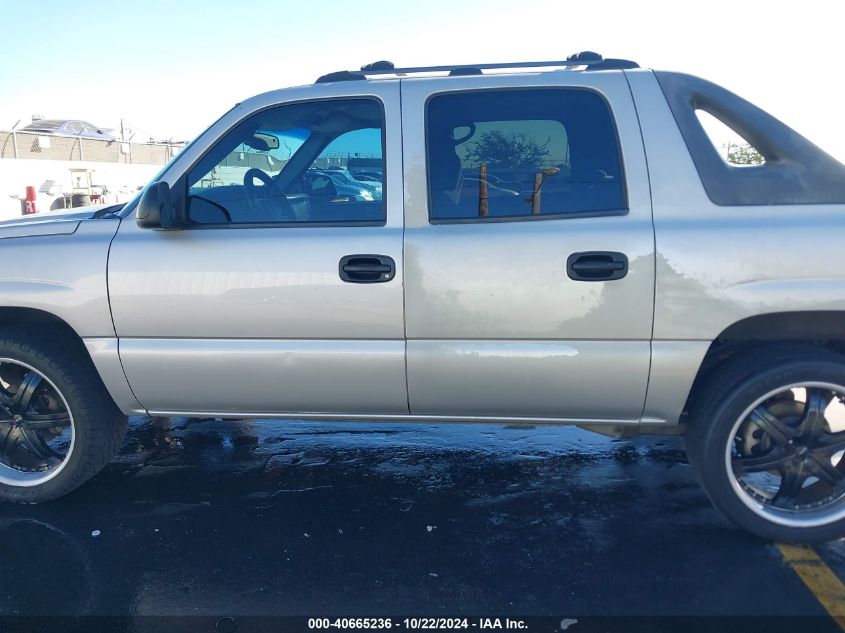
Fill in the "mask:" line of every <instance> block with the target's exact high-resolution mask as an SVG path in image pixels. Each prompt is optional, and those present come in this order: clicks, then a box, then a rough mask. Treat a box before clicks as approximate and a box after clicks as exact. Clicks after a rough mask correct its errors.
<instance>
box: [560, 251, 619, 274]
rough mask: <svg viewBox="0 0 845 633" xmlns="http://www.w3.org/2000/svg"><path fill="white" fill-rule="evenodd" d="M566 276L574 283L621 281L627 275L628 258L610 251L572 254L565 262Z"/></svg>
mask: <svg viewBox="0 0 845 633" xmlns="http://www.w3.org/2000/svg"><path fill="white" fill-rule="evenodd" d="M566 274H568V275H569V278H570V279H574V280H575V281H613V280H614V279H622V278H623V277H624V276H625V275H627V274H628V258H627V257H626V256H625V254H624V253H615V252H612V251H587V252H585V253H572V255H570V256H569V258H568V259H567V260H566Z"/></svg>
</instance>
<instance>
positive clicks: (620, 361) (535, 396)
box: [408, 340, 649, 420]
mask: <svg viewBox="0 0 845 633" xmlns="http://www.w3.org/2000/svg"><path fill="white" fill-rule="evenodd" d="M648 349H649V342H648V341H477V340H475V341H473V340H449V341H446V340H441V341H428V340H425V341H424V340H409V341H408V384H409V399H410V407H411V413H412V414H414V415H447V416H450V415H451V416H453V415H476V416H493V417H496V416H519V417H533V416H536V417H540V418H566V419H571V420H588V419H589V420H593V419H609V420H613V419H620V420H628V419H632V418H633V419H637V418H639V416H640V414H641V413H642V408H643V402H644V398H645V387H646V379H647V377H648V358H649V355H648Z"/></svg>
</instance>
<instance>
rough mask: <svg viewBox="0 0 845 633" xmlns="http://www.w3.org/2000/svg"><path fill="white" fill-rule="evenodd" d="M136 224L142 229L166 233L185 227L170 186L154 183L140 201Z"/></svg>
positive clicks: (164, 183)
mask: <svg viewBox="0 0 845 633" xmlns="http://www.w3.org/2000/svg"><path fill="white" fill-rule="evenodd" d="M135 222H136V223H137V224H138V226H139V227H141V228H142V229H162V230H165V231H172V230H175V229H181V228H182V227H183V226H184V225H185V222H184V220H183V218H181V217H179V214H178V212H177V210H176V206H175V205H174V204H173V199H172V197H171V195H170V185H168V184H167V183H166V182H154V183H152V184H151V185H150V186H148V187H147V189H146V190H145V191H144V193H143V194H141V200H140V201H138V209H137V210H136V211H135Z"/></svg>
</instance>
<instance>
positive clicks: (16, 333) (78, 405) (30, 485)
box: [0, 328, 127, 503]
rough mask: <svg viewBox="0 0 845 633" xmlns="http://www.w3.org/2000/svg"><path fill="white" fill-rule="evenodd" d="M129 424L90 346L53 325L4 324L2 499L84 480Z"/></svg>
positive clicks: (52, 492)
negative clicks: (51, 327) (80, 344)
mask: <svg viewBox="0 0 845 633" xmlns="http://www.w3.org/2000/svg"><path fill="white" fill-rule="evenodd" d="M126 426H127V419H126V417H125V416H124V415H123V414H122V413H121V412H120V411H119V410H118V408H117V406H116V405H115V404H114V401H113V400H112V399H111V397H110V396H109V394H108V392H107V391H106V388H105V386H104V385H103V383H102V381H101V380H100V377H99V375H98V374H97V371H96V369H95V368H94V365H93V363H92V362H91V361H90V359H89V358H88V357H87V356H86V355H85V352H84V349H82V348H79V347H77V346H74V345H73V344H72V343H70V342H69V341H68V340H67V339H66V338H64V337H62V336H60V335H58V334H57V333H54V332H50V331H43V330H36V329H30V328H9V329H4V330H2V331H0V500H4V501H11V502H14V503H40V502H42V501H49V500H52V499H56V498H57V497H61V496H62V495H65V494H67V493H68V492H70V491H71V490H74V489H75V488H77V487H79V486H81V485H82V484H83V483H85V482H86V481H88V480H89V479H90V478H91V477H93V476H94V475H95V474H96V473H98V472H99V471H100V470H101V469H102V468H103V467H104V466H105V465H106V464H107V463H108V462H109V460H110V459H111V458H112V456H113V455H114V454H115V453H116V452H117V450H118V448H119V447H120V444H121V442H122V441H123V437H124V435H125V433H126Z"/></svg>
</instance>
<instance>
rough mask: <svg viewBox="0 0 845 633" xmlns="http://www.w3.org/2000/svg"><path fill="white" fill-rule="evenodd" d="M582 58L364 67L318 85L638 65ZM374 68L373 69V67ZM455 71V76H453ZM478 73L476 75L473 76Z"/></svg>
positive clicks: (325, 77)
mask: <svg viewBox="0 0 845 633" xmlns="http://www.w3.org/2000/svg"><path fill="white" fill-rule="evenodd" d="M597 57H598V58H597V59H596V58H592V57H587V56H584V57H583V58H582V54H578V55H572V56H571V57H570V58H569V59H566V60H564V61H552V62H550V61H543V62H500V63H492V64H458V65H449V66H413V67H409V68H388V67H384V66H381V65H380V64H383V63H384V62H378V65H370V66H369V67H368V66H364V70H344V71H339V72H336V73H329V74H328V75H323V76H322V77H320V78H319V79H318V80H317V83H326V82H329V81H349V80H355V79H366V78H367V77H371V76H377V75H413V74H417V73H437V72H448V73H453V74H454V75H466V74H478V73H479V72H480V71H482V70H499V69H508V68H553V67H561V68H572V67H578V66H584V67H585V70H623V69H630V68H639V67H640V66H639V64H637V63H636V62H632V61H630V60H627V59H602V58H601V57H600V56H597ZM373 66H375V67H373ZM456 71H457V72H456ZM476 71H477V72H476Z"/></svg>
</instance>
